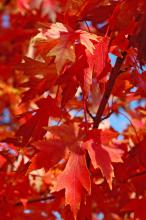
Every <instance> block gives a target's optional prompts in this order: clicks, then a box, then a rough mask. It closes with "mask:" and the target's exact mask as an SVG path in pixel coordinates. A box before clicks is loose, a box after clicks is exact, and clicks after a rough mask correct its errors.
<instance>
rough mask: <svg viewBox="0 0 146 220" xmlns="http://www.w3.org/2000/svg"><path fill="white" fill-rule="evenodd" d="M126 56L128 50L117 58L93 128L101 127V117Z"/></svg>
mask: <svg viewBox="0 0 146 220" xmlns="http://www.w3.org/2000/svg"><path fill="white" fill-rule="evenodd" d="M125 57H126V52H124V53H123V57H122V58H120V57H118V58H117V61H116V64H115V66H114V67H113V69H112V72H111V74H110V78H109V81H108V82H107V84H106V87H105V92H104V94H103V97H102V99H101V102H100V105H99V108H98V110H97V113H96V116H95V118H94V123H93V128H98V127H99V124H100V122H101V118H102V115H103V113H104V110H105V107H106V104H107V102H108V100H109V97H110V95H111V92H112V88H113V86H114V84H115V81H116V78H117V77H118V76H119V72H120V69H121V66H122V64H123V61H124V60H125Z"/></svg>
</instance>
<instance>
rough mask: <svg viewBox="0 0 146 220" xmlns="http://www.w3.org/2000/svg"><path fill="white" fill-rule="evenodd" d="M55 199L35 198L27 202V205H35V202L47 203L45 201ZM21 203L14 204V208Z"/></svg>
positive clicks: (51, 197)
mask: <svg viewBox="0 0 146 220" xmlns="http://www.w3.org/2000/svg"><path fill="white" fill-rule="evenodd" d="M52 199H55V196H47V197H41V198H35V199H29V200H28V201H27V204H31V203H36V202H42V201H47V200H52ZM22 205H23V204H22V202H21V201H20V202H16V203H15V204H14V206H22Z"/></svg>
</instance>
